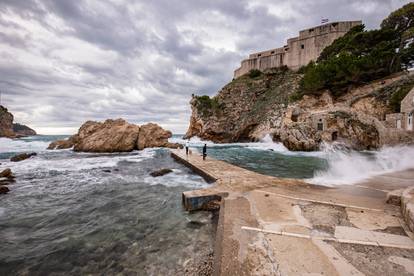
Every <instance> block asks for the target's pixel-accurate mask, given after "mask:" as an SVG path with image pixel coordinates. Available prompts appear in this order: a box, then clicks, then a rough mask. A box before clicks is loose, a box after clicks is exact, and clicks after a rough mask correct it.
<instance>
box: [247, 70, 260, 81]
mask: <svg viewBox="0 0 414 276" xmlns="http://www.w3.org/2000/svg"><path fill="white" fill-rule="evenodd" d="M261 74H262V72H261V71H260V70H257V69H252V70H250V71H249V77H250V78H252V79H254V78H257V77H259V76H260V75H261Z"/></svg>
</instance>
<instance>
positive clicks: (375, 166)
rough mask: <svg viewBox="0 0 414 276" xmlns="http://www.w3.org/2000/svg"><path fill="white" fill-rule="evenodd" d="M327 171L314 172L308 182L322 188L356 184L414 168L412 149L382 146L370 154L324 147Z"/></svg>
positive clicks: (413, 149) (413, 150)
mask: <svg viewBox="0 0 414 276" xmlns="http://www.w3.org/2000/svg"><path fill="white" fill-rule="evenodd" d="M324 153H325V155H326V159H327V161H328V169H327V170H326V171H317V172H316V173H315V176H314V177H313V178H312V179H310V180H308V182H309V183H313V184H321V185H328V186H331V185H340V184H355V183H358V182H360V181H362V180H365V179H368V178H371V177H373V176H376V175H381V174H385V173H390V172H396V171H403V170H407V169H410V168H414V146H396V147H384V148H382V149H380V150H378V151H373V152H356V151H347V150H344V149H341V148H339V149H338V148H337V147H335V146H327V147H325V150H324Z"/></svg>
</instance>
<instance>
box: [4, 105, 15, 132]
mask: <svg viewBox="0 0 414 276" xmlns="http://www.w3.org/2000/svg"><path fill="white" fill-rule="evenodd" d="M14 136H15V135H14V132H13V114H11V113H10V112H8V110H7V108H5V107H3V106H1V105H0V137H8V138H12V137H14Z"/></svg>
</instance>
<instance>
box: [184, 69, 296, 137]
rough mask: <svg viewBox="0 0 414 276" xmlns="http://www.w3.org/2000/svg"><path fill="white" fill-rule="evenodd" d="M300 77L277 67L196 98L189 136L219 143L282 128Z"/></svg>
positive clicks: (192, 107)
mask: <svg viewBox="0 0 414 276" xmlns="http://www.w3.org/2000/svg"><path fill="white" fill-rule="evenodd" d="M300 78H301V76H300V75H299V74H296V73H294V72H292V71H290V70H285V69H277V70H273V71H269V72H268V73H267V74H260V75H258V76H256V77H250V76H248V75H246V76H243V77H240V78H237V79H235V80H233V81H232V82H231V83H229V84H227V85H226V86H225V87H224V88H223V89H222V90H221V91H220V92H219V93H218V95H217V96H215V97H213V98H212V99H210V98H209V97H207V96H203V97H197V96H195V97H193V98H192V100H191V102H190V103H191V109H192V116H191V119H190V126H189V129H188V131H187V133H186V137H193V136H198V137H200V138H201V139H206V140H211V141H214V142H218V143H229V142H235V141H252V140H257V139H260V138H262V137H263V136H264V135H265V134H266V133H269V132H272V130H274V129H277V128H278V127H280V124H281V119H282V116H283V114H284V112H285V109H286V107H287V105H288V102H289V96H290V95H291V94H293V93H294V92H295V91H296V89H297V88H298V85H299V80H300Z"/></svg>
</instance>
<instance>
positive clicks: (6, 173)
mask: <svg viewBox="0 0 414 276" xmlns="http://www.w3.org/2000/svg"><path fill="white" fill-rule="evenodd" d="M0 177H5V178H14V176H13V173H12V171H11V169H9V168H7V169H4V170H3V171H2V172H0Z"/></svg>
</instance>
